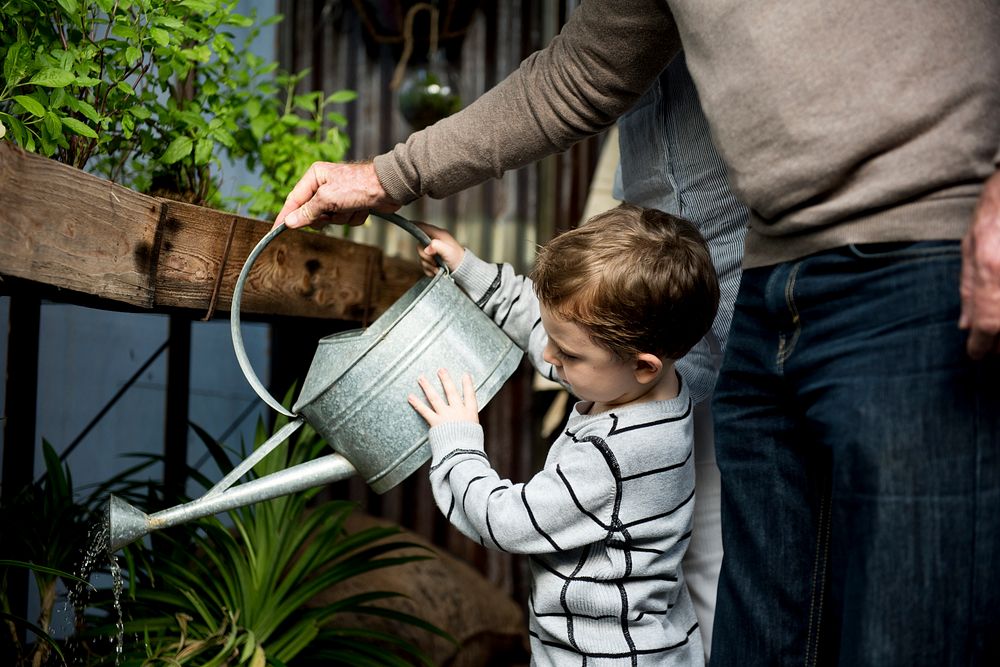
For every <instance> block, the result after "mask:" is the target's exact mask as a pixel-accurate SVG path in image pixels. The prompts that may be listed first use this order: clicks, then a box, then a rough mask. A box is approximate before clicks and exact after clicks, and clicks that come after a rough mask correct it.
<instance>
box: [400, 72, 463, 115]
mask: <svg viewBox="0 0 1000 667" xmlns="http://www.w3.org/2000/svg"><path fill="white" fill-rule="evenodd" d="M461 108H462V97H461V95H460V94H459V91H458V76H457V75H456V74H455V71H454V69H453V68H451V67H450V66H449V65H448V64H447V63H445V62H443V59H442V58H440V57H439V56H438V55H437V54H434V55H433V56H432V57H431V61H430V62H429V63H426V64H423V65H417V66H414V67H409V68H407V70H406V75H405V76H404V77H403V82H402V84H401V85H400V87H399V110H400V112H401V113H402V114H403V118H405V119H406V121H407V122H408V123H409V124H410V127H412V128H413V130H414V131H416V130H422V129H424V128H425V127H427V126H428V125H433V124H434V123H436V122H438V121H439V120H441V119H442V118H445V117H447V116H450V115H451V114H453V113H455V112H456V111H458V110H459V109H461Z"/></svg>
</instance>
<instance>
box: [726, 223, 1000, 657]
mask: <svg viewBox="0 0 1000 667" xmlns="http://www.w3.org/2000/svg"><path fill="white" fill-rule="evenodd" d="M960 263H961V260H960V251H959V246H958V244H957V243H952V242H921V243H893V244H873V245H864V246H848V247H844V248H839V249H836V250H832V251H829V252H824V253H819V254H816V255H812V256H809V257H806V258H803V259H801V260H798V261H794V262H788V263H784V264H779V265H776V266H769V267H764V268H758V269H752V270H748V271H745V272H744V274H743V280H742V284H741V287H740V293H739V297H738V299H737V302H736V314H735V316H734V318H733V325H732V329H731V331H730V335H729V347H728V350H727V353H726V358H725V361H724V362H723V367H722V374H721V376H720V380H719V384H718V387H717V389H716V393H715V402H714V405H713V410H714V412H715V420H716V456H717V459H718V464H719V468H720V470H721V473H722V531H723V545H724V548H725V557H724V560H723V566H722V575H721V580H720V583H719V596H718V607H717V610H716V618H715V636H714V643H713V646H712V665H713V667H717V666H718V665H725V666H729V665H733V666H736V665H739V666H740V667H744V666H747V665H812V664H838V665H845V666H850V667H858V666H863V665H878V666H879V667H884V666H886V665H906V666H907V667H913V666H914V665H929V666H930V665H933V666H934V667H943V666H947V665H985V664H994V665H995V664H1000V662H998V661H996V660H997V656H1000V362H998V361H997V360H996V359H991V360H988V361H986V362H973V361H971V360H969V359H968V357H967V356H966V354H965V338H966V334H965V332H963V331H960V330H959V329H958V328H957V322H958V315H959V295H958V276H959V270H960Z"/></svg>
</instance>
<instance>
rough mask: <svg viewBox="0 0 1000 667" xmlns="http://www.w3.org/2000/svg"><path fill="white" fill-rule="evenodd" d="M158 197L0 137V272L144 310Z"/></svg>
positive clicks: (149, 294) (147, 303) (147, 302)
mask: <svg viewBox="0 0 1000 667" xmlns="http://www.w3.org/2000/svg"><path fill="white" fill-rule="evenodd" d="M160 214H161V205H160V202H159V201H157V200H156V199H154V198H152V197H146V196H143V195H140V194H138V193H136V192H134V191H132V190H129V189H128V188H124V187H122V186H120V185H116V184H114V183H111V182H110V181H106V180H103V179H100V178H98V177H96V176H92V175H90V174H87V173H85V172H83V171H80V170H78V169H74V168H73V167H70V166H68V165H64V164H61V163H59V162H56V161H54V160H49V159H47V158H43V157H40V156H38V155H33V154H30V153H27V152H25V151H23V150H21V149H20V148H17V147H15V146H14V145H13V144H10V143H8V142H0V275H10V276H16V277H18V278H24V279H28V280H32V281H36V282H40V283H44V284H47V285H52V286H55V287H59V288H64V289H70V290H75V291H79V292H84V293H86V294H92V295H95V296H98V297H102V298H107V299H112V300H114V301H120V302H124V303H128V304H131V305H134V306H139V307H143V308H149V307H151V306H152V305H153V286H152V283H151V274H150V271H149V268H150V261H152V260H153V259H154V257H155V249H156V241H157V239H156V231H157V226H158V223H159V220H160Z"/></svg>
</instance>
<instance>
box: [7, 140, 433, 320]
mask: <svg viewBox="0 0 1000 667" xmlns="http://www.w3.org/2000/svg"><path fill="white" fill-rule="evenodd" d="M0 204H2V205H0V276H4V275H6V276H12V277H15V278H19V279H24V280H28V281H31V282H33V283H38V284H42V285H47V286H53V287H57V288H60V289H66V290H71V291H72V292H75V293H80V294H84V295H90V296H96V297H98V298H99V299H102V300H107V301H109V302H115V303H119V304H122V303H124V304H128V305H131V306H137V307H140V308H145V309H150V310H160V311H165V310H172V309H176V308H182V309H193V310H200V311H207V310H208V306H209V302H210V299H211V297H212V294H213V291H214V290H215V286H216V276H217V275H218V273H219V271H220V270H221V271H222V281H221V284H220V286H219V293H218V295H217V301H216V309H217V311H220V312H227V311H228V310H229V307H230V304H231V299H232V293H233V288H234V287H235V284H236V280H237V278H238V276H239V273H240V270H241V269H242V268H243V264H244V262H245V260H246V258H247V256H248V255H249V254H250V251H251V250H252V249H253V247H254V246H255V245H256V244H257V242H258V241H259V240H260V239H261V238H262V237H263V236H264V235H265V234H266V233H267V232H268V230H269V229H270V226H271V223H270V222H268V221H263V220H254V219H251V218H244V217H240V216H234V215H233V214H230V213H226V212H223V211H217V210H214V209H209V208H205V207H202V206H194V205H192V204H186V203H183V202H175V201H171V200H166V199H160V198H157V197H150V196H148V195H143V194H140V193H137V192H135V191H133V190H130V189H128V188H124V187H122V186H119V185H116V184H113V183H110V182H109V181H106V180H103V179H100V178H98V177H96V176H93V175H90V174H87V173H85V172H83V171H80V170H78V169H74V168H72V167H69V166H67V165H63V164H61V163H59V162H56V161H54V160H49V159H47V158H43V157H40V156H38V155H32V154H29V153H26V152H24V151H22V150H20V149H18V148H15V147H13V146H12V145H10V144H0ZM234 220H235V227H234V233H233V239H232V244H231V247H230V251H229V254H228V256H226V257H225V261H223V259H224V255H225V246H226V241H227V239H228V236H229V230H230V224H231V223H233V221H234ZM420 275H421V272H420V267H419V264H417V263H416V262H415V261H410V262H407V261H404V260H399V259H395V258H394V259H393V260H391V261H385V260H384V256H383V253H382V251H381V250H380V249H379V248H376V247H374V246H368V245H362V244H359V243H354V242H351V241H348V240H346V239H341V238H337V237H333V236H327V235H324V234H319V233H315V232H308V231H301V230H294V231H286V232H284V233H282V234H281V235H280V236H278V237H277V238H276V239H275V240H274V241H273V242H272V243H271V244H270V245H269V246H268V247H267V249H266V250H265V251H264V252H263V253H262V254H261V256H260V257H259V258H258V259H257V261H256V263H255V264H254V267H253V270H252V271H251V273H250V275H249V276H248V279H247V285H246V287H245V290H244V299H243V303H242V304H241V308H242V310H243V311H244V312H246V313H255V314H261V315H275V316H287V315H290V316H298V317H310V318H326V319H338V320H345V321H353V322H362V323H364V322H368V321H371V320H372V319H374V318H375V317H377V316H378V315H379V314H380V313H381V312H383V311H384V310H385V309H386V308H388V307H389V306H390V305H391V304H392V303H393V302H394V301H395V299H396V298H398V296H399V295H400V294H402V293H403V292H404V291H406V289H408V288H409V287H410V286H411V285H412V284H413V283H414V282H415V281H416V280H417V279H418V278H419V277H420Z"/></svg>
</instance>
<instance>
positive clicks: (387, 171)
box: [372, 152, 419, 206]
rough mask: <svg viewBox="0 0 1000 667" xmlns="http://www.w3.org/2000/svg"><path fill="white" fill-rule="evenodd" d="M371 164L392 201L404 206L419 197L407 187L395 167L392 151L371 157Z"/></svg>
mask: <svg viewBox="0 0 1000 667" xmlns="http://www.w3.org/2000/svg"><path fill="white" fill-rule="evenodd" d="M372 164H373V165H374V166H375V175H376V176H377V177H378V182H379V183H381V184H382V189H383V190H385V193H386V194H387V195H389V197H390V198H391V199H392V200H393V201H394V202H396V203H397V204H399V205H400V206H405V205H406V204H409V203H410V202H412V201H414V200H416V199H418V198H419V195H417V193H415V192H413V190H411V189H410V188H409V187H407V185H406V182H405V181H404V180H403V176H402V174H401V173H400V170H399V169H398V168H397V165H396V158H395V155H394V154H393V153H391V152H390V153H383V154H382V155H376V156H375V157H374V159H372Z"/></svg>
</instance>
